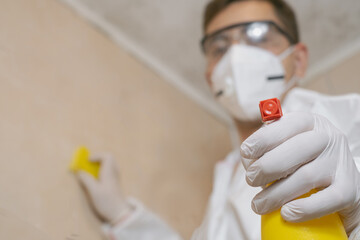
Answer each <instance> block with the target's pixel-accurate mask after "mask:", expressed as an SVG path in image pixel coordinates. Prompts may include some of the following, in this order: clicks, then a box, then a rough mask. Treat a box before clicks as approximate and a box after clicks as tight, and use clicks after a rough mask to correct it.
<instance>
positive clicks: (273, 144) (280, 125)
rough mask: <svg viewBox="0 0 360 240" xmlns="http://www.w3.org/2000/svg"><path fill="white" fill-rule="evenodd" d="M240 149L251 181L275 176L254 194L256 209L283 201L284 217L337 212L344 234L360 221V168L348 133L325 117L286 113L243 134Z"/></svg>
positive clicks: (261, 211)
mask: <svg viewBox="0 0 360 240" xmlns="http://www.w3.org/2000/svg"><path fill="white" fill-rule="evenodd" d="M359 137H360V136H359ZM241 155H242V157H243V160H242V161H243V164H244V166H245V168H246V170H247V172H246V180H247V182H248V184H249V185H251V186H253V187H255V186H266V185H267V184H269V183H272V182H273V181H276V180H278V181H276V182H275V183H273V184H272V185H270V186H268V187H264V189H263V190H262V191H261V192H260V193H259V194H257V195H256V196H255V197H254V199H253V201H252V208H253V210H254V211H255V212H256V213H257V214H261V215H263V214H267V213H270V212H272V211H274V210H276V209H279V208H280V207H281V215H282V217H283V218H284V219H285V220H286V221H289V222H303V221H307V220H311V219H314V218H319V217H322V216H324V215H328V214H330V213H333V212H339V214H340V217H341V218H342V220H343V223H344V226H345V229H346V231H347V233H348V234H350V233H351V231H352V230H353V229H354V228H355V227H356V226H357V225H359V223H360V174H359V171H358V169H357V168H356V165H355V162H354V158H353V156H352V154H351V152H350V149H349V146H348V142H347V138H346V136H345V135H344V134H343V133H341V132H340V131H339V130H338V129H337V128H336V127H335V126H333V125H332V124H331V123H330V122H329V121H328V120H327V119H326V118H324V117H322V116H319V115H315V114H311V113H289V114H287V115H286V116H284V117H283V118H281V119H280V120H279V121H276V122H273V123H271V124H265V125H264V126H263V127H262V128H261V129H259V130H258V131H257V132H255V133H254V134H253V135H251V136H250V137H249V138H248V139H246V140H245V142H244V143H243V144H242V145H241ZM314 188H317V189H320V190H321V191H319V192H317V193H315V194H313V195H311V196H310V197H307V198H303V199H298V200H294V199H295V198H297V197H299V196H301V195H303V194H305V193H308V192H309V191H310V190H312V189H314Z"/></svg>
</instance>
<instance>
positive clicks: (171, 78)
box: [59, 0, 360, 147]
mask: <svg viewBox="0 0 360 240" xmlns="http://www.w3.org/2000/svg"><path fill="white" fill-rule="evenodd" d="M59 1H60V2H63V3H65V4H66V5H68V6H70V7H71V8H72V9H74V10H75V11H76V12H77V13H78V14H79V15H81V16H83V17H84V18H85V19H86V20H88V21H89V22H90V23H92V24H93V25H95V26H97V27H99V29H101V31H103V32H104V33H106V34H107V35H108V36H109V37H110V38H111V39H112V40H113V41H114V42H115V43H116V44H118V45H119V46H121V47H122V48H123V49H125V50H126V51H128V52H129V53H130V54H132V55H133V56H135V57H136V58H137V59H138V60H140V61H142V62H143V63H144V64H145V65H147V66H148V67H150V68H151V69H153V70H154V71H155V72H156V73H158V74H159V75H160V76H162V77H163V78H164V80H167V81H168V82H169V83H170V84H172V85H173V86H174V87H176V88H177V89H178V90H179V91H181V92H182V93H184V94H185V95H186V96H188V97H189V98H190V99H192V100H193V101H195V102H196V103H197V104H199V105H200V106H201V107H203V108H204V109H205V110H206V111H207V112H209V113H210V114H212V115H213V116H215V117H216V118H217V119H218V120H219V121H221V122H223V123H224V124H226V125H227V126H228V128H229V131H230V137H231V140H232V143H233V146H234V147H237V146H239V144H240V140H239V137H238V134H237V130H236V127H235V125H234V122H233V120H232V119H231V117H230V116H229V115H228V114H227V113H226V112H225V111H222V110H221V109H219V108H218V107H216V106H214V105H213V104H212V103H211V102H209V101H208V99H207V97H205V96H204V95H203V94H202V93H199V92H198V91H197V90H196V89H195V88H194V87H192V86H191V85H190V84H188V83H187V81H184V79H183V77H182V76H180V75H179V74H177V73H176V72H174V71H172V70H171V69H169V68H168V67H167V66H166V64H164V63H163V62H161V61H159V59H158V58H156V57H154V56H153V55H152V54H149V53H148V51H146V50H145V49H144V48H142V47H141V46H139V45H137V44H135V43H134V42H133V41H132V40H131V39H130V38H129V37H128V36H127V35H126V34H125V33H123V32H122V31H121V30H119V29H118V28H117V27H116V26H114V25H113V24H111V23H110V22H108V21H107V20H105V19H104V18H103V17H101V16H100V15H99V14H97V13H96V12H95V11H93V10H91V9H89V8H88V7H87V6H85V5H84V4H82V3H81V2H79V1H77V0H59ZM358 52H360V38H359V39H356V40H354V41H352V42H350V43H348V44H347V45H345V46H343V47H342V48H339V49H338V50H335V51H333V52H332V53H330V54H329V55H328V56H327V57H326V58H324V59H323V60H322V61H319V62H318V63H316V64H314V65H313V66H312V67H310V68H309V71H308V73H307V76H306V78H305V79H304V80H303V81H302V85H305V84H308V83H310V82H311V81H313V80H315V79H316V77H317V76H319V75H321V74H324V73H326V72H327V71H329V70H330V69H332V68H334V67H336V66H338V65H340V64H341V63H343V62H344V61H346V60H347V59H349V58H351V57H353V56H354V55H355V54H357V53H358Z"/></svg>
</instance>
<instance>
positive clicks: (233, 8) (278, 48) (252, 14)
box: [206, 1, 307, 86]
mask: <svg viewBox="0 0 360 240" xmlns="http://www.w3.org/2000/svg"><path fill="white" fill-rule="evenodd" d="M251 21H273V22H274V23H275V24H277V25H278V26H279V27H280V28H282V29H285V27H284V25H283V24H282V23H281V21H280V20H279V19H278V17H277V16H276V14H275V11H274V9H273V6H272V5H271V4H270V3H268V2H265V1H244V2H235V3H232V4H230V5H229V6H228V7H227V8H225V9H224V10H223V11H222V12H220V13H219V14H218V15H217V16H216V17H215V18H214V19H213V20H212V21H211V22H210V24H209V25H208V27H207V29H206V35H209V34H212V33H214V32H216V31H218V30H220V29H223V28H225V27H228V26H231V25H234V24H239V23H245V22H251ZM289 47H290V43H289V41H288V39H287V38H286V37H285V36H283V37H282V38H280V39H279V41H278V42H277V44H276V45H272V46H268V47H267V48H266V49H265V50H268V51H270V52H272V53H274V54H275V55H279V54H281V53H282V52H283V51H285V50H286V49H287V48H289ZM220 59H221V58H220ZM220 59H215V60H214V59H211V58H209V57H207V69H206V79H207V82H208V84H209V85H210V86H211V75H212V72H213V70H214V68H215V66H216V65H217V63H218V62H219V61H220ZM283 66H284V68H285V71H286V79H285V81H289V80H290V79H291V78H292V77H293V76H297V77H303V76H304V74H305V71H306V66H307V49H306V47H305V46H304V45H303V44H301V43H299V44H297V45H296V48H295V50H294V53H293V54H291V55H290V56H289V57H287V58H286V59H284V61H283Z"/></svg>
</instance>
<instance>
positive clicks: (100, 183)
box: [78, 155, 133, 224]
mask: <svg viewBox="0 0 360 240" xmlns="http://www.w3.org/2000/svg"><path fill="white" fill-rule="evenodd" d="M90 161H93V162H100V172H99V179H98V180H97V179H95V178H94V177H93V176H91V175H90V174H88V173H87V172H83V171H80V172H79V174H78V178H79V180H80V182H81V183H82V185H83V186H84V188H85V190H86V192H87V193H88V196H89V198H90V199H89V200H90V201H91V203H92V205H93V208H94V210H95V211H96V213H97V214H98V215H99V216H100V218H102V220H104V221H105V222H107V223H110V224H115V223H117V222H118V221H121V220H123V219H124V218H126V217H127V216H129V215H130V214H131V213H132V211H133V209H132V207H131V206H130V205H129V204H128V203H127V201H126V198H125V196H124V194H123V193H122V191H121V188H120V184H119V178H118V172H117V168H116V165H115V162H114V160H113V159H112V157H111V156H109V155H104V156H98V157H93V158H91V159H90Z"/></svg>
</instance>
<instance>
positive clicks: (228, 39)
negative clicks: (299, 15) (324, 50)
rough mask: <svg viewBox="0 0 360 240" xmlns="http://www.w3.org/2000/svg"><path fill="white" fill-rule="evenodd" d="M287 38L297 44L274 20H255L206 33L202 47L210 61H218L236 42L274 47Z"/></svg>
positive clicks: (265, 47) (267, 47) (264, 47)
mask: <svg viewBox="0 0 360 240" xmlns="http://www.w3.org/2000/svg"><path fill="white" fill-rule="evenodd" d="M286 40H288V41H289V42H290V44H295V40H294V39H293V38H292V37H291V36H290V35H289V34H288V33H287V32H286V31H284V30H283V29H282V28H281V27H279V26H278V25H277V24H276V23H274V22H273V21H255V22H245V23H239V24H234V25H231V26H228V27H225V28H223V29H220V30H218V31H216V32H214V33H212V34H210V35H206V36H205V37H204V38H203V39H202V40H201V47H202V49H203V52H204V53H205V55H206V57H207V58H208V59H209V60H210V61H211V60H213V61H216V60H218V59H220V58H221V57H222V56H223V55H224V54H225V53H226V52H227V50H228V49H229V48H230V47H231V45H232V44H234V43H243V44H246V45H250V46H256V47H260V48H263V49H274V48H276V47H281V46H283V43H284V41H286Z"/></svg>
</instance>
